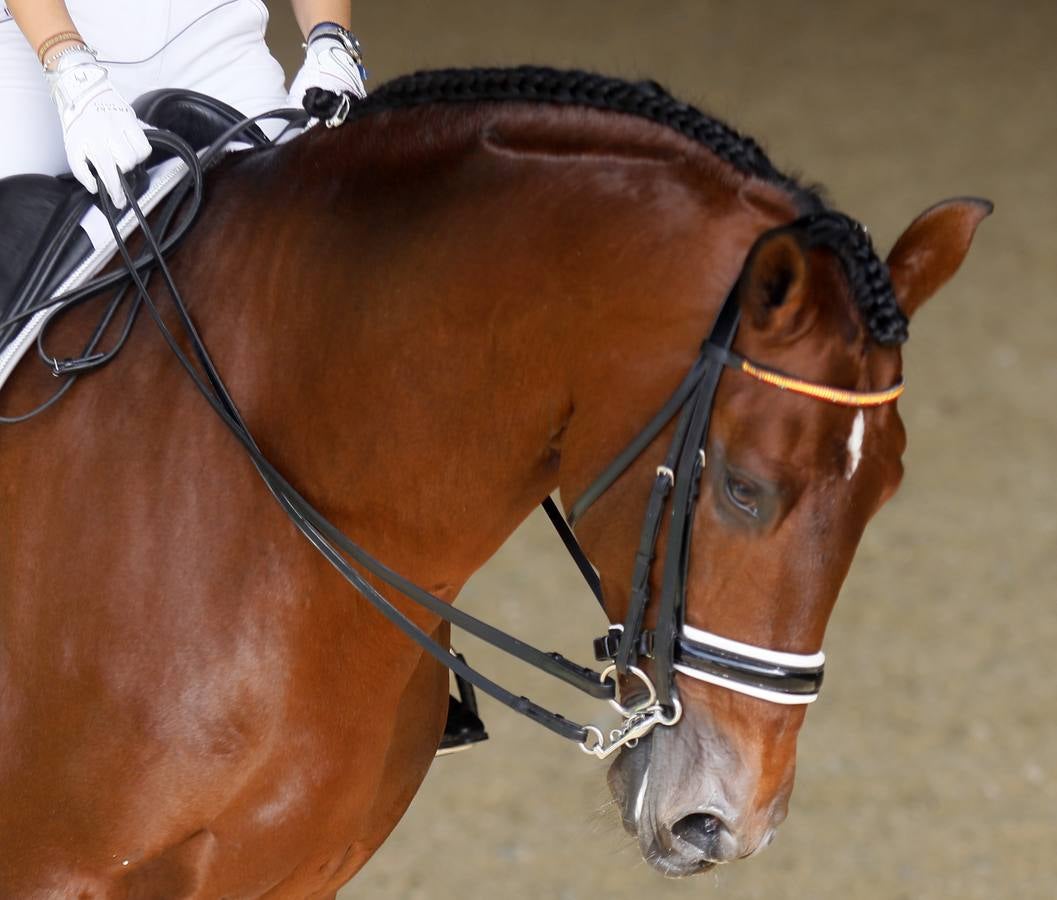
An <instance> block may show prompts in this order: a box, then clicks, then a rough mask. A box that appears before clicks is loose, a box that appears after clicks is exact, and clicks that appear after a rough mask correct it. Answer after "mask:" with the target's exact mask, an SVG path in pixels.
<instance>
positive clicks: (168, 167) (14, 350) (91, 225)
mask: <svg viewBox="0 0 1057 900" xmlns="http://www.w3.org/2000/svg"><path fill="white" fill-rule="evenodd" d="M249 146H250V145H249V144H245V143H241V142H232V143H231V144H229V145H228V146H227V147H226V148H225V150H224V152H225V153H230V152H232V151H234V150H244V149H246V148H248V147H249ZM186 173H187V166H186V165H185V164H184V163H183V162H182V161H181V160H179V159H175V158H174V159H167V160H165V161H164V162H162V163H160V164H159V165H157V166H154V167H152V168H151V169H150V172H149V174H150V183H149V185H148V186H147V188H146V190H144V192H143V193H142V195H141V196H140V197H139V205H140V209H142V210H143V212H144V214H147V213H150V211H151V210H153V209H154V208H155V207H156V206H157V205H158V204H159V203H160V202H161V201H162V200H163V199H164V198H165V197H166V196H167V195H168V194H169V193H170V192H171V191H172V190H173V188H175V187H176V185H177V184H179V182H180V180H181V179H182V178H183V177H184V175H185V174H186ZM80 227H81V228H82V229H83V230H84V232H85V233H86V234H87V235H88V238H89V240H90V241H91V243H92V250H91V252H89V254H88V255H87V256H86V257H85V258H84V259H83V260H82V261H81V262H80V263H79V264H78V265H77V267H76V268H74V270H73V271H72V272H70V274H69V275H68V276H67V277H66V278H65V279H64V280H63V282H62V283H61V284H60V285H59V287H58V288H57V289H56V290H55V292H54V293H53V294H52V297H58V296H60V295H62V294H65V293H67V292H68V291H72V290H74V289H75V288H78V287H80V286H81V285H83V284H85V283H87V282H88V281H89V280H90V279H92V278H93V277H94V276H95V275H97V274H99V272H100V271H101V270H102V269H103V267H104V266H105V265H106V264H107V263H108V262H109V261H110V260H111V258H112V257H113V256H114V254H115V253H116V252H117V244H116V243H115V241H114V236H113V235H112V234H111V233H110V226H109V225H108V224H107V221H106V217H105V216H104V215H103V211H102V210H101V209H100V208H99V207H98V206H92V207H91V208H90V209H89V210H88V212H86V213H85V214H84V216H83V217H82V218H81V222H80ZM136 227H137V223H136V215H135V213H133V212H132V210H131V209H129V210H127V211H126V212H125V214H124V215H123V216H122V217H121V219H120V220H119V222H118V230H119V231H120V233H121V236H122V237H123V238H125V239H127V238H128V236H129V235H130V234H132V232H133V231H135V230H136ZM57 306H58V304H56V305H55V306H49V307H48V308H46V309H43V310H41V311H40V312H38V313H36V314H35V315H34V316H33V317H32V318H31V319H29V321H28V322H27V323H26V324H25V325H24V326H23V328H22V330H21V331H20V332H19V333H18V334H17V335H16V337H15V338H14V339H13V340H12V341H11V342H10V343H9V344H8V345H7V346H6V347H4V348H3V350H0V388H2V387H3V386H4V383H5V382H6V381H7V379H8V378H9V377H10V375H11V373H12V372H13V371H14V370H15V366H17V365H18V363H19V361H20V360H21V359H22V357H23V356H25V354H26V351H27V350H29V348H30V347H32V346H33V342H34V341H35V340H36V339H37V335H38V334H40V330H41V328H43V326H44V323H45V322H46V321H47V320H48V317H49V316H50V315H51V314H52V313H53V312H54V311H55V309H56V308H57Z"/></svg>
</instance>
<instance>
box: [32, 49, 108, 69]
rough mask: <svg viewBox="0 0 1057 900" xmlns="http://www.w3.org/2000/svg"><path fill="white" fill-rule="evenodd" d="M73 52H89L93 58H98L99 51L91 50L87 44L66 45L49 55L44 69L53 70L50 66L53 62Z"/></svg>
mask: <svg viewBox="0 0 1057 900" xmlns="http://www.w3.org/2000/svg"><path fill="white" fill-rule="evenodd" d="M73 53H90V54H91V55H92V58H93V59H98V58H99V51H97V50H93V49H92V48H91V47H89V46H88V45H87V44H77V45H74V46H73V47H67V48H66V49H65V50H60V51H59V52H58V53H54V54H52V55H51V56H49V57H48V61H47V62H46V63H44V71H45V72H54V71H55V69H54V68H52V67H53V66H54V65H55V63H57V62H58V61H59V60H60V59H62V58H63V57H64V56H69V55H71V54H73Z"/></svg>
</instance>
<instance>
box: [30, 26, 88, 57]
mask: <svg viewBox="0 0 1057 900" xmlns="http://www.w3.org/2000/svg"><path fill="white" fill-rule="evenodd" d="M64 41H80V42H81V43H82V44H83V43H84V38H83V37H81V36H80V35H79V34H78V33H77V32H76V31H60V32H59V33H58V34H53V35H52V36H51V37H50V38H48V39H47V40H46V41H45V42H44V43H43V44H41V45H40V46H39V47H38V48H37V59H39V60H40V64H41V65H44V54H45V53H47V52H48V51H49V50H50V49H51V48H52V47H54V46H55V45H56V44H61V43H63V42H64Z"/></svg>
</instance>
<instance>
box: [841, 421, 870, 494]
mask: <svg viewBox="0 0 1057 900" xmlns="http://www.w3.org/2000/svg"><path fill="white" fill-rule="evenodd" d="M865 435H866V417H865V416H864V415H863V414H862V410H861V409H860V410H859V411H858V412H857V413H856V414H855V421H854V422H852V423H851V434H849V435H848V468H847V469H845V470H844V477H845V479H847V480H848V481H851V477H852V475H854V474H855V470H856V469H858V468H859V463H861V462H862V441H863V437H864V436H865Z"/></svg>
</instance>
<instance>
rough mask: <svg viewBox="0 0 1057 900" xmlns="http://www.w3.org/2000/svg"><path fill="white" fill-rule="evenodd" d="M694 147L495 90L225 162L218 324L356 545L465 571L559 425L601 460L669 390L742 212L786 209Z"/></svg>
mask: <svg viewBox="0 0 1057 900" xmlns="http://www.w3.org/2000/svg"><path fill="white" fill-rule="evenodd" d="M697 151H698V148H696V147H692V146H689V145H688V142H687V141H685V140H684V139H682V138H679V137H678V136H675V135H670V134H668V133H667V132H666V131H665V130H664V129H660V128H658V127H656V126H651V125H647V124H645V123H641V122H638V121H635V120H630V119H629V118H628V117H623V116H613V115H607V114H601V113H593V112H588V111H584V110H555V109H552V108H543V109H540V108H531V107H522V106H518V107H513V108H501V107H494V106H493V107H490V108H485V109H481V108H470V109H460V110H458V111H457V112H456V111H454V110H450V109H448V110H444V109H437V110H431V109H425V110H410V111H405V112H403V113H401V114H399V115H396V114H387V115H385V116H379V117H376V118H375V119H373V120H364V121H361V122H358V123H356V124H355V125H353V126H347V127H346V128H345V129H341V130H339V131H337V132H329V133H328V132H324V131H323V130H322V129H318V130H317V131H316V132H315V133H313V134H311V135H309V136H308V137H306V138H305V139H303V140H301V141H298V142H294V143H293V144H290V145H287V146H286V147H284V148H281V149H280V150H278V151H275V152H273V153H270V154H261V155H260V156H258V157H257V158H256V159H250V160H247V161H246V163H245V164H244V165H241V166H237V167H235V169H234V170H233V172H232V177H231V178H230V179H228V180H227V181H226V182H223V183H221V185H220V188H219V193H220V195H221V196H220V197H218V198H217V201H216V204H215V207H216V213H215V214H214V216H213V217H212V219H211V221H210V224H209V226H208V227H207V228H204V229H203V230H202V233H200V234H199V235H198V239H199V240H201V241H202V242H203V246H208V245H209V243H210V240H211V239H210V233H211V234H212V235H213V237H212V240H219V239H220V238H219V235H223V238H222V239H223V242H224V245H225V246H227V247H229V248H230V252H232V253H233V254H234V255H235V256H236V257H237V259H238V267H237V270H236V271H234V272H232V273H231V275H232V277H233V278H234V281H235V284H234V285H233V286H232V287H233V290H232V291H231V293H232V294H237V295H238V296H239V297H240V298H241V301H240V304H239V305H238V306H237V307H229V308H227V309H226V310H225V311H224V312H223V313H221V314H218V315H217V316H216V317H215V318H212V319H211V320H210V326H211V327H210V329H209V331H210V334H209V335H207V338H208V339H210V340H212V337H211V335H216V337H217V339H218V340H219V341H221V342H222V343H223V344H225V345H226V346H225V349H224V357H223V358H225V370H226V371H230V372H233V373H236V372H237V373H238V375H237V376H236V377H235V378H233V381H235V382H237V383H235V384H233V388H234V393H235V395H236V397H238V398H240V402H241V403H242V405H243V407H244V411H245V413H246V414H247V416H248V418H249V420H250V422H251V424H252V425H254V426H255V427H256V429H257V431H258V432H259V433H260V435H261V440H262V443H263V445H264V446H265V448H266V450H268V451H270V452H271V453H272V454H273V455H274V456H275V457H276V458H277V462H278V463H279V464H280V466H281V467H282V468H284V469H285V470H286V471H287V472H288V473H289V474H290V476H291V477H292V478H293V480H294V481H295V483H298V484H301V485H302V486H304V487H305V488H306V489H308V490H309V494H310V496H313V497H314V499H316V500H317V501H322V500H324V499H325V507H326V508H327V509H328V511H331V512H332V513H333V514H334V517H335V519H336V521H337V522H338V524H340V525H342V526H343V527H346V528H348V529H349V531H350V533H352V534H353V536H354V537H357V538H359V539H361V540H363V541H364V542H365V544H366V545H367V547H368V548H369V549H370V550H372V551H373V552H375V553H377V554H378V555H380V556H382V558H384V559H386V560H387V561H390V562H391V563H392V564H393V565H395V566H397V567H400V566H403V567H405V571H407V574H409V575H410V576H411V577H413V578H414V577H418V578H423V579H426V580H427V581H428V583H429V586H431V587H434V588H437V589H441V590H443V589H444V588H445V587H449V586H450V587H452V588H457V587H458V585H460V584H461V583H462V582H463V581H464V580H465V578H466V577H468V576H469V574H470V573H472V572H473V571H474V570H475V569H476V568H478V567H479V566H480V565H481V564H482V563H483V562H484V561H485V560H486V559H487V558H488V557H489V556H490V555H491V554H492V553H493V552H494V551H495V550H496V549H497V548H498V546H499V545H500V544H501V543H502V541H503V540H505V538H506V537H507V536H508V535H509V533H510V532H511V531H512V530H513V528H514V527H515V526H516V525H517V523H518V522H520V521H521V519H523V518H524V517H525V516H526V515H527V514H528V512H530V511H531V509H532V508H533V507H534V506H535V505H536V504H537V503H538V502H539V501H540V500H541V499H542V498H543V497H545V496H546V495H547V494H548V493H550V492H551V491H552V490H553V489H554V488H555V486H556V485H557V482H558V475H559V467H560V463H561V460H562V453H563V448H564V444H565V440H566V438H567V437H568V436H569V435H570V434H573V433H574V432H575V435H576V441H577V445H578V446H577V449H578V450H579V451H581V452H580V454H579V455H580V456H583V455H584V454H583V451H584V449H585V448H590V453H588V454H587V455H588V457H590V460H589V461H588V462H585V463H584V464H583V466H582V467H583V468H584V469H585V471H586V470H587V469H590V468H591V466H593V465H594V466H595V467H596V468H601V466H602V465H603V464H604V462H605V461H606V460H605V459H603V458H598V457H599V456H600V455H601V454H608V453H610V452H611V451H612V452H615V451H616V450H617V449H619V443H620V442H622V441H623V440H625V439H626V438H628V437H630V436H631V434H633V433H634V431H635V429H636V428H637V427H638V426H640V425H641V424H642V423H643V422H644V421H645V420H646V419H647V418H648V417H649V415H650V413H651V412H653V411H654V410H655V409H656V408H657V407H658V406H659V405H660V404H661V402H662V401H663V399H664V396H665V394H666V393H667V391H668V390H670V388H671V386H674V384H675V383H677V382H678V381H679V379H680V378H681V377H682V375H683V374H684V373H685V371H686V369H687V368H688V367H689V365H690V364H691V362H692V360H693V357H694V355H695V354H696V351H697V347H698V344H699V343H700V340H701V338H702V336H703V335H704V334H705V333H707V329H708V323H709V321H710V317H711V316H712V315H713V314H714V311H715V308H716V307H717V305H718V303H719V301H720V300H721V298H722V296H723V295H724V294H725V293H726V290H727V289H728V287H729V285H730V283H731V282H732V281H733V279H734V278H735V277H736V274H737V271H738V269H739V267H740V263H741V260H742V258H743V256H744V252H745V250H747V248H748V246H749V244H750V243H751V240H752V239H753V237H754V236H755V235H756V234H758V233H759V232H760V231H761V230H763V228H765V227H768V226H769V225H771V224H774V222H775V221H777V220H780V219H782V218H789V217H791V216H792V211H791V210H790V209H788V206H789V204H788V201H784V203H785V205H784V206H783V202H779V201H774V200H773V198H772V197H771V195H770V194H769V193H768V189H767V187H766V186H761V187H760V188H759V189H758V191H757V192H756V194H755V195H754V194H753V192H751V191H747V190H746V189H745V184H744V182H743V181H738V180H737V179H732V178H731V175H730V172H729V170H726V169H725V168H724V167H722V166H719V167H717V164H716V162H715V160H714V159H713V158H712V157H711V156H710V155H708V154H707V153H705V152H704V151H703V150H702V151H700V152H697ZM324 160H330V161H332V162H331V163H330V165H324V164H323V163H322V162H321V161H324ZM229 193H230V195H231V199H232V201H233V202H231V203H226V202H225V196H226V195H227V194H229ZM761 196H762V197H764V198H765V200H766V202H761V201H760V197H761ZM746 198H748V199H746ZM236 201H237V202H236ZM215 265H216V264H214V266H213V267H215ZM205 268H207V269H208V268H211V267H210V266H206V267H205ZM229 268H230V267H229ZM214 277H215V276H214ZM232 317H234V318H236V319H238V320H240V321H242V322H246V321H248V320H250V319H252V321H253V322H255V323H256V325H257V327H255V328H252V329H247V327H246V326H245V325H243V326H242V327H234V325H233V322H232ZM224 320H226V322H225V321H224ZM563 480H564V475H563ZM313 488H314V489H315V490H316V491H318V493H314V492H313V490H312V489H313ZM427 548H428V549H427Z"/></svg>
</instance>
